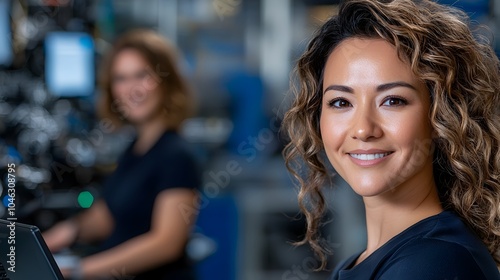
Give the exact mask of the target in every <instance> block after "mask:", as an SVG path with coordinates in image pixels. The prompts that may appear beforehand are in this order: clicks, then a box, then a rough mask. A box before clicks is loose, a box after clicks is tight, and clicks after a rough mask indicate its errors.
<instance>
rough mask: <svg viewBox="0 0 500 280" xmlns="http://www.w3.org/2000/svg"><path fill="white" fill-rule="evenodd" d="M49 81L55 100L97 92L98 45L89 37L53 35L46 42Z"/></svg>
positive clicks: (68, 34) (46, 73)
mask: <svg viewBox="0 0 500 280" xmlns="http://www.w3.org/2000/svg"><path fill="white" fill-rule="evenodd" d="M45 81H46V82H47V89H48V90H49V92H51V93H52V94H53V95H55V96H61V97H73V96H87V95H90V94H92V93H93V92H94V87H95V69H94V42H93V40H92V37H91V36H90V35H89V34H86V33H77V32H51V33H49V34H47V37H46V38H45Z"/></svg>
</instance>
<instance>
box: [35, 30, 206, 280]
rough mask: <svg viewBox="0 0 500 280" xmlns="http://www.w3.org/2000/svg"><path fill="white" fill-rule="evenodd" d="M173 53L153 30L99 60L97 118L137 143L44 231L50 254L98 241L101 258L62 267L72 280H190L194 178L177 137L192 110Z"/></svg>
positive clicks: (193, 166)
mask: <svg viewBox="0 0 500 280" xmlns="http://www.w3.org/2000/svg"><path fill="white" fill-rule="evenodd" d="M177 55H178V54H177V53H176V51H175V49H174V47H173V46H172V45H171V44H170V43H169V42H168V41H166V40H165V39H164V38H162V37H161V36H159V35H158V34H156V33H155V32H153V31H148V30H135V31H132V32H129V33H127V34H125V35H124V36H122V37H121V38H119V40H118V41H117V42H116V43H115V45H114V46H113V49H112V51H111V52H110V54H109V56H108V57H107V58H106V59H105V61H104V64H103V68H102V69H101V70H102V73H101V81H100V82H101V86H102V91H103V96H102V100H101V103H100V108H99V109H100V113H101V116H102V117H103V118H105V119H107V120H109V121H111V122H112V123H113V124H114V125H115V127H119V126H121V125H123V124H125V123H126V124H130V125H132V126H133V127H134V128H135V130H136V138H135V140H134V141H133V142H132V144H131V145H130V146H129V147H128V148H127V150H126V151H125V153H124V154H123V155H122V156H121V157H120V159H119V162H118V165H117V168H116V170H115V171H114V172H113V173H112V174H111V175H110V177H109V178H108V179H107V181H106V183H105V185H104V190H103V195H102V199H101V200H99V201H97V202H96V203H95V204H94V205H92V207H91V208H90V209H88V210H87V211H85V212H83V213H81V214H79V215H78V216H76V217H74V218H72V219H70V220H67V221H63V222H61V223H59V224H57V225H55V226H54V227H53V228H51V229H50V230H48V231H47V232H45V233H44V238H45V240H46V242H47V245H48V246H49V248H50V249H51V250H52V251H54V252H57V251H59V250H60V249H62V248H64V247H68V246H70V245H71V244H73V242H75V241H77V240H78V241H79V242H95V241H103V243H102V246H101V249H102V251H101V252H100V253H97V254H94V255H91V256H88V257H85V258H83V259H82V260H81V262H80V265H79V266H77V267H75V268H74V269H71V271H68V270H65V274H66V275H69V276H70V277H71V278H76V277H81V278H83V279H101V278H104V279H106V278H111V277H118V278H120V279H121V277H127V276H132V275H133V276H136V277H135V278H134V279H137V280H139V279H148V280H150V279H169V280H173V279H179V280H180V279H194V275H193V270H192V269H191V268H190V265H189V262H188V260H187V258H186V255H185V246H186V243H187V240H188V236H189V234H190V231H191V227H192V225H193V223H194V221H195V219H196V214H197V213H196V209H197V208H196V207H197V195H196V191H195V189H196V188H198V187H199V186H200V184H201V175H200V170H199V167H198V165H197V163H196V160H195V158H194V156H193V153H192V151H191V150H190V149H189V147H188V146H187V145H186V143H185V142H184V141H183V140H182V139H181V138H180V136H179V135H178V133H177V130H178V128H179V126H180V124H181V122H182V121H183V120H184V119H186V118H187V117H188V116H189V115H190V114H191V112H192V108H193V99H192V96H191V94H190V92H189V89H188V86H187V84H186V82H185V81H184V79H183V78H182V77H181V74H180V72H179V70H178V68H177ZM63 270H64V269H63Z"/></svg>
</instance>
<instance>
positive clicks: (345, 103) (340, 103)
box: [328, 98, 352, 108]
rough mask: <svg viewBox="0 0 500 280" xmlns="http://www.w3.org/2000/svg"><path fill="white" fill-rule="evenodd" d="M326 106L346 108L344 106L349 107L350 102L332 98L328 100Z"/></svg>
mask: <svg viewBox="0 0 500 280" xmlns="http://www.w3.org/2000/svg"><path fill="white" fill-rule="evenodd" d="M328 106H330V107H333V108H346V107H351V106H352V105H351V103H349V101H347V100H345V99H341V98H339V99H333V100H331V101H329V102H328Z"/></svg>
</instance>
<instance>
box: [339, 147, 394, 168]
mask: <svg viewBox="0 0 500 280" xmlns="http://www.w3.org/2000/svg"><path fill="white" fill-rule="evenodd" d="M392 153H393V152H391V151H381V150H377V151H375V150H368V151H359V150H356V151H352V152H350V153H348V155H349V158H350V159H351V160H352V161H353V162H354V163H355V164H357V165H360V166H372V165H376V164H378V163H380V162H382V161H384V160H385V159H387V158H388V157H389V156H390V155H391V154H392Z"/></svg>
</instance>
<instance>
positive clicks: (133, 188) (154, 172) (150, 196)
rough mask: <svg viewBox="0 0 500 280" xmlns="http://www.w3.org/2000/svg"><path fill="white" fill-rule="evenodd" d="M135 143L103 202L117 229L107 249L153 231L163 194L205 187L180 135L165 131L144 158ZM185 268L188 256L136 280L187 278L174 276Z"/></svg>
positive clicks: (107, 185)
mask: <svg viewBox="0 0 500 280" xmlns="http://www.w3.org/2000/svg"><path fill="white" fill-rule="evenodd" d="M135 142H136V140H134V141H133V143H132V144H131V145H130V146H129V147H128V148H127V150H126V151H125V153H124V154H123V155H122V156H121V158H120V159H119V161H118V166H117V168H116V170H115V171H114V172H113V173H112V174H111V175H110V177H109V178H108V179H107V180H106V182H105V185H104V190H103V199H104V201H105V202H106V204H107V206H108V208H109V210H110V212H111V215H112V216H113V219H114V222H115V226H114V229H113V232H112V234H111V236H110V237H109V238H108V239H107V240H105V242H104V243H103V245H102V249H103V250H106V249H109V248H112V247H114V246H116V245H119V244H121V243H123V242H125V241H127V240H129V239H131V238H134V237H136V236H138V235H141V234H144V233H146V232H148V231H149V229H150V225H151V220H152V214H153V206H154V202H155V199H156V196H157V195H158V194H159V193H160V192H161V191H164V190H168V189H172V188H188V189H196V188H198V187H200V186H201V172H200V169H199V166H198V164H197V161H196V160H195V157H194V154H193V153H192V151H191V150H190V149H189V147H188V146H187V144H186V143H185V141H184V140H182V138H180V136H179V135H178V134H177V133H175V132H173V131H167V132H165V133H164V134H163V135H162V136H161V137H160V138H159V140H158V141H157V142H156V143H155V144H154V145H153V147H152V148H151V149H150V150H149V151H147V152H146V153H145V154H144V155H136V154H134V152H133V151H132V148H133V146H134V144H135ZM172 230H175V229H172ZM183 269H184V270H188V262H187V261H186V258H185V256H183V257H182V258H181V259H180V260H178V261H176V262H174V263H172V264H166V265H165V266H163V267H160V268H157V269H156V270H152V271H149V272H148V273H145V274H144V275H139V276H137V277H136V278H134V279H187V278H182V277H180V278H175V277H174V276H172V275H174V274H179V273H181V272H179V271H182V270H183Z"/></svg>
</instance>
